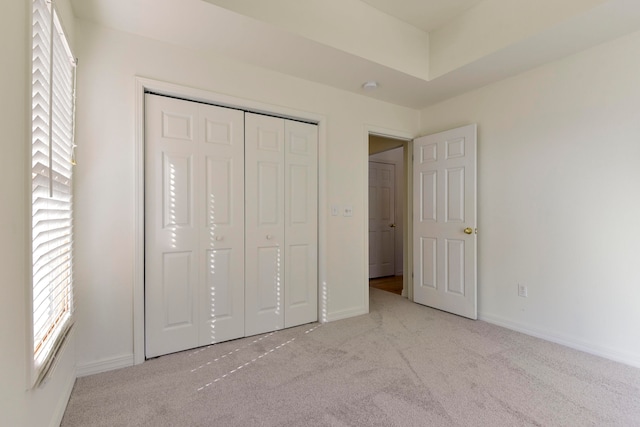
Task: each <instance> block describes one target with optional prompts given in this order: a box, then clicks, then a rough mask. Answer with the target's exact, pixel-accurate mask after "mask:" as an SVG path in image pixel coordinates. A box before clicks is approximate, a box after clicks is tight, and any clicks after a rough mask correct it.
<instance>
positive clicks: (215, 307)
mask: <svg viewBox="0 0 640 427" xmlns="http://www.w3.org/2000/svg"><path fill="white" fill-rule="evenodd" d="M145 102H146V105H145V114H146V116H145V342H146V357H155V356H159V355H162V354H167V353H172V352H175V351H180V350H185V349H188V348H193V347H197V346H201V345H205V344H209V343H212V342H217V341H221V340H225V339H232V338H237V337H240V336H242V335H243V332H244V325H243V323H244V312H243V308H244V306H243V300H244V295H243V291H244V282H243V270H244V265H243V263H244V249H243V244H244V236H243V233H244V224H243V220H242V219H243V216H242V215H243V200H242V197H241V194H242V190H243V186H244V182H243V179H244V175H243V173H244V172H243V162H242V160H243V159H242V150H243V129H244V128H243V114H242V112H238V111H234V110H229V109H224V108H218V107H212V106H207V105H202V104H197V103H193V102H188V101H183V100H177V99H171V98H166V97H161V96H157V95H146V97H145ZM236 215H240V216H239V217H236ZM238 218H239V219H238Z"/></svg>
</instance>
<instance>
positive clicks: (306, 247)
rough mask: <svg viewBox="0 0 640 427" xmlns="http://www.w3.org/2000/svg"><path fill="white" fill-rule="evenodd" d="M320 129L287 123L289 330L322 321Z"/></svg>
mask: <svg viewBox="0 0 640 427" xmlns="http://www.w3.org/2000/svg"><path fill="white" fill-rule="evenodd" d="M317 153H318V127H317V126H315V125H311V124H308V123H300V122H294V121H291V120H285V177H284V182H285V198H284V201H285V257H284V259H285V260H286V262H285V275H284V283H285V287H284V288H285V292H284V309H285V312H284V319H285V325H284V326H285V327H287V328H288V327H291V326H296V325H301V324H304V323H310V322H315V321H316V320H318V196H317V194H318V161H317V156H318V154H317Z"/></svg>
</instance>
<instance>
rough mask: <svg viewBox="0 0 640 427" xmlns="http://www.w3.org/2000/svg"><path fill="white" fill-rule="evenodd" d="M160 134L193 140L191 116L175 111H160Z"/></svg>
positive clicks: (166, 136)
mask: <svg viewBox="0 0 640 427" xmlns="http://www.w3.org/2000/svg"><path fill="white" fill-rule="evenodd" d="M162 136H163V137H165V138H172V139H183V140H185V141H192V140H193V117H192V116H185V115H182V114H176V113H167V112H163V113H162Z"/></svg>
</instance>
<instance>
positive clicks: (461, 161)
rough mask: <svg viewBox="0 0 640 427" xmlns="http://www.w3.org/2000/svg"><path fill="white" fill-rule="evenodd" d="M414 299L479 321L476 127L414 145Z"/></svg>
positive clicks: (427, 139) (416, 141)
mask: <svg viewBox="0 0 640 427" xmlns="http://www.w3.org/2000/svg"><path fill="white" fill-rule="evenodd" d="M413 169H414V172H413V191H414V197H413V203H414V209H413V235H414V237H413V257H414V259H413V261H414V262H413V265H414V267H413V268H414V279H413V283H414V285H413V286H414V291H413V295H414V301H415V302H417V303H420V304H424V305H428V306H430V307H434V308H437V309H440V310H444V311H448V312H450V313H454V314H458V315H460V316H464V317H469V318H471V319H476V318H477V272H476V270H477V267H476V250H477V249H476V247H477V245H476V232H475V230H476V125H475V124H473V125H469V126H464V127H461V128H457V129H453V130H450V131H446V132H442V133H438V134H435V135H429V136H425V137H422V138H418V139H416V140H415V141H414V168H413Z"/></svg>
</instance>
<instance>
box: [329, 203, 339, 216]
mask: <svg viewBox="0 0 640 427" xmlns="http://www.w3.org/2000/svg"><path fill="white" fill-rule="evenodd" d="M338 215H340V206H338V205H333V206H331V216H338Z"/></svg>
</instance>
